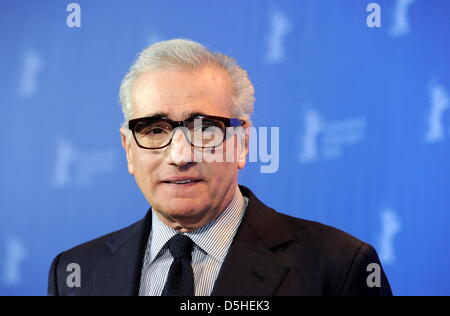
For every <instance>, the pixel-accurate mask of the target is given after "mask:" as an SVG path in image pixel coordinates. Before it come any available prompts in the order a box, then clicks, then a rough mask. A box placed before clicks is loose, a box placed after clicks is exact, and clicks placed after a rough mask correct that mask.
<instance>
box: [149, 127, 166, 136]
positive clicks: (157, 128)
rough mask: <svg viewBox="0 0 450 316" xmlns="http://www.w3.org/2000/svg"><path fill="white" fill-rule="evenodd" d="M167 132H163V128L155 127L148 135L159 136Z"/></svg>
mask: <svg viewBox="0 0 450 316" xmlns="http://www.w3.org/2000/svg"><path fill="white" fill-rule="evenodd" d="M165 132H166V131H165V130H163V129H162V128H159V127H155V128H152V129H150V130H149V131H148V132H147V133H146V134H150V135H159V134H164V133H165Z"/></svg>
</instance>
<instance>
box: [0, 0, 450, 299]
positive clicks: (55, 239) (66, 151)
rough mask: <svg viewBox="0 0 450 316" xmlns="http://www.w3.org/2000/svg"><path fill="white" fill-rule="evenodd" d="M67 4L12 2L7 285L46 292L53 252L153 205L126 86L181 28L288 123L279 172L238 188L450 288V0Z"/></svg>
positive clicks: (259, 103)
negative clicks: (127, 151)
mask: <svg viewBox="0 0 450 316" xmlns="http://www.w3.org/2000/svg"><path fill="white" fill-rule="evenodd" d="M371 2H374V3H376V4H378V5H379V6H378V7H376V6H375V7H374V8H373V9H372V6H369V4H370V3H371ZM70 3H71V1H62V0H59V1H56V0H54V1H50V0H46V1H44V0H39V1H31V0H30V1H24V0H17V1H12V0H11V1H2V2H1V4H0V45H1V50H0V89H1V107H0V117H1V122H2V123H1V125H0V139H1V143H0V146H1V153H2V154H1V156H0V294H2V295H15V294H19V295H44V294H46V287H47V273H48V269H49V266H50V263H51V261H52V259H53V258H54V257H55V256H56V255H57V254H58V253H59V252H61V251H63V250H66V249H68V248H71V247H73V246H75V245H77V244H80V243H82V242H85V241H87V240H90V239H93V238H95V237H98V236H100V235H103V234H106V233H109V232H111V231H114V230H117V229H119V228H121V227H124V226H127V225H129V224H131V223H133V222H134V221H137V220H139V219H140V218H141V217H143V216H144V214H145V212H146V211H147V209H148V205H147V202H146V200H145V199H144V198H143V196H142V195H141V193H140V191H139V190H138V188H137V186H136V185H135V182H134V179H133V178H132V177H131V176H130V175H128V173H127V169H126V160H125V156H124V153H123V152H122V147H121V144H120V138H119V130H118V129H119V126H120V124H121V122H122V114H121V111H120V107H119V103H118V87H119V83H120V80H121V79H122V77H123V76H124V74H125V73H126V71H127V70H128V67H129V66H130V65H131V63H132V62H133V60H134V58H135V56H136V54H137V53H138V52H139V51H140V50H142V49H143V48H144V47H146V46H147V45H149V44H151V43H153V42H155V41H159V40H165V39H170V38H174V37H183V38H190V39H193V40H196V41H199V42H201V43H203V44H205V45H206V46H208V47H209V48H211V49H212V50H216V51H222V52H224V53H225V54H229V55H231V56H233V57H235V58H236V59H237V60H238V61H239V63H240V64H241V65H242V66H243V67H244V68H245V69H247V70H248V72H249V75H250V78H251V80H252V81H253V83H254V85H255V89H256V104H255V113H254V117H253V121H254V124H255V125H256V126H267V127H269V126H279V127H280V130H279V131H280V147H279V150H280V156H279V157H280V160H279V169H278V170H277V172H275V173H261V171H260V167H261V166H262V165H265V164H264V163H250V164H248V165H247V167H246V169H245V170H244V171H242V172H241V174H240V179H239V182H240V183H242V184H244V185H247V186H249V187H250V188H251V189H252V190H254V192H255V193H256V194H257V196H259V197H260V198H261V199H262V200H263V201H264V202H266V204H268V205H270V206H272V207H274V208H276V209H277V210H279V211H281V212H284V213H287V214H290V215H295V216H298V217H302V218H306V219H310V220H315V221H319V222H323V223H326V224H329V225H332V226H335V227H337V228H340V229H342V230H345V231H347V232H349V233H351V234H353V235H355V236H356V237H358V238H360V239H363V240H365V241H367V242H369V243H371V244H373V245H374V247H375V248H376V249H377V251H378V252H379V255H380V257H381V260H382V262H383V264H384V266H385V269H386V272H387V275H388V277H389V279H390V281H391V285H392V288H393V291H394V293H395V294H398V295H423V294H425V295H431V294H433V295H434V294H437V295H450V275H449V273H448V271H447V268H448V267H449V266H450V255H449V230H448V224H449V206H450V192H449V188H450V163H449V158H450V100H449V98H450V96H449V94H450V72H449V68H450V67H449V66H450V45H449V44H450V41H449V38H450V37H449V35H450V19H449V13H450V2H449V1H447V0H415V1H414V0H396V1H394V0H390V1H384V0H378V1H366V0H346V1H342V0H321V1H318V0H289V1H288V0H283V1H281V0H279V1H268V0H243V1H204V0H188V1H186V0H183V1H181V0H180V1H179V0H176V1H174V0H170V1H136V0H134V1H116V0H114V1H113V0H104V1H103V0H102V1H98V0H97V1H87V0H78V1H76V2H75V1H73V3H76V4H78V6H69V7H68V5H69V4H70ZM368 6H369V9H368ZM78 9H79V10H78ZM378 9H380V10H381V11H378ZM78 13H80V14H79V15H77V14H78ZM378 13H379V14H378ZM78 17H79V19H78ZM78 22H80V24H79V25H78V24H77V23H78ZM70 26H72V27H70ZM78 26H79V27H78ZM371 26H372V27H371Z"/></svg>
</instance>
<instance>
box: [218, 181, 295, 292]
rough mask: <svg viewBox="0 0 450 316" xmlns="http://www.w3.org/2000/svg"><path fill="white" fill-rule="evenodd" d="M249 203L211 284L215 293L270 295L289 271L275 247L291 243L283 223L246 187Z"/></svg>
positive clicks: (244, 189) (242, 187) (241, 187)
mask: <svg viewBox="0 0 450 316" xmlns="http://www.w3.org/2000/svg"><path fill="white" fill-rule="evenodd" d="M239 187H240V189H241V191H242V193H243V195H245V196H247V197H248V198H249V204H248V207H247V210H246V214H245V215H244V218H243V221H242V224H241V226H240V227H239V230H238V232H237V234H236V236H235V238H234V241H233V243H232V245H231V247H230V250H229V252H228V254H227V257H226V258H225V261H224V263H223V265H222V268H221V270H220V273H219V276H218V278H217V281H216V283H215V285H214V289H213V292H212V295H217V296H230V295H231V296H245V295H252V296H269V295H273V294H274V293H275V292H276V290H277V288H278V287H279V286H280V285H281V283H282V282H283V280H284V279H285V277H286V275H287V273H288V272H289V269H290V267H289V265H288V264H287V263H285V262H283V261H282V259H281V258H280V257H279V256H277V254H276V249H280V248H282V247H283V246H285V245H287V244H288V243H290V241H291V240H292V235H291V234H290V233H289V232H288V230H286V223H285V222H284V221H283V220H282V219H281V217H280V216H279V215H278V214H277V213H276V212H275V211H274V210H272V209H270V208H268V207H267V206H265V205H264V204H263V203H262V202H261V201H259V200H258V199H257V198H256V196H255V195H254V194H253V193H252V192H251V191H250V190H249V189H248V188H246V187H244V186H239Z"/></svg>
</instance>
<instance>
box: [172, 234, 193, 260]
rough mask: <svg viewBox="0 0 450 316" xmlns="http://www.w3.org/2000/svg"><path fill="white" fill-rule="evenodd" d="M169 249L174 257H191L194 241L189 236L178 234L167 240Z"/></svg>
mask: <svg viewBox="0 0 450 316" xmlns="http://www.w3.org/2000/svg"><path fill="white" fill-rule="evenodd" d="M167 245H168V247H169V251H170V253H171V255H172V256H173V257H174V258H189V259H190V258H191V256H192V248H193V247H194V242H193V241H192V239H191V238H189V237H188V236H184V235H180V234H177V235H175V236H173V237H172V238H170V239H169V241H168V242H167Z"/></svg>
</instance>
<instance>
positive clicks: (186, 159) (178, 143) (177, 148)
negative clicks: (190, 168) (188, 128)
mask: <svg viewBox="0 0 450 316" xmlns="http://www.w3.org/2000/svg"><path fill="white" fill-rule="evenodd" d="M168 149H169V155H168V159H169V163H171V164H175V165H177V166H180V167H181V166H184V165H187V164H189V163H191V162H193V161H194V153H193V150H192V146H191V143H190V141H189V140H188V139H187V137H186V135H185V133H184V132H183V130H181V129H176V130H175V131H174V134H173V137H172V142H171V143H170V145H169V148H168Z"/></svg>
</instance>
